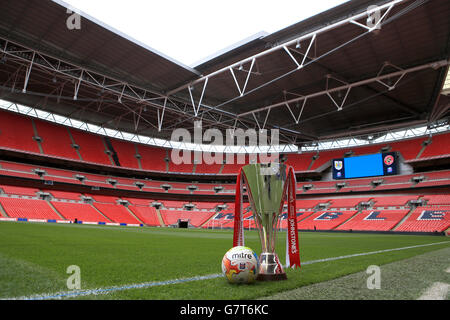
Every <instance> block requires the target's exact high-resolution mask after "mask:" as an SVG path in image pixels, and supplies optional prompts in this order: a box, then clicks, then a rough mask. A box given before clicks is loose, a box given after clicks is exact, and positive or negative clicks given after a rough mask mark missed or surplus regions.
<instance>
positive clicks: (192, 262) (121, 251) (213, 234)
mask: <svg viewBox="0 0 450 320" xmlns="http://www.w3.org/2000/svg"><path fill="white" fill-rule="evenodd" d="M299 239H300V254H301V256H300V257H301V261H302V262H307V261H314V260H318V259H324V258H331V257H340V256H345V255H351V254H357V253H366V252H372V251H378V250H386V249H393V248H402V247H408V246H415V245H423V244H430V243H437V242H443V241H445V243H443V244H438V245H432V246H424V247H417V248H411V249H406V250H398V251H389V252H384V253H377V254H372V255H365V256H358V257H352V258H347V259H340V260H334V261H327V262H318V263H312V264H305V265H304V266H302V268H301V269H300V270H298V269H297V270H291V269H289V270H287V271H286V272H287V276H288V280H287V281H280V282H264V283H263V282H257V283H254V284H252V285H231V284H229V283H227V281H226V280H225V278H224V277H217V278H213V279H208V280H200V281H192V282H185V283H177V284H168V285H160V286H152V287H147V288H140V289H129V290H121V291H115V292H111V293H108V294H101V295H87V296H82V297H78V298H79V299H170V300H173V299H177V300H180V299H201V300H209V299H257V298H261V297H266V296H270V295H274V294H277V293H280V292H283V291H286V290H290V289H295V288H299V287H302V286H305V285H309V284H313V283H320V282H324V281H328V280H331V279H336V278H339V277H342V276H345V275H349V274H353V273H356V272H360V271H364V270H366V269H367V267H368V266H370V265H383V264H387V263H390V262H394V261H399V260H403V259H407V258H410V257H414V256H416V255H419V254H422V253H425V252H429V251H433V250H438V249H442V248H446V247H449V246H450V240H449V239H448V238H445V237H435V236H415V235H384V234H383V235H381V234H357V233H321V232H317V233H313V232H305V233H300V237H299ZM245 244H246V246H249V247H251V248H253V249H254V250H255V251H256V252H257V253H258V254H259V252H260V245H259V239H258V234H257V232H256V231H245ZM231 246H232V230H196V229H189V230H181V229H168V228H134V227H108V226H87V225H60V224H31V223H9V222H4V223H0V299H9V298H17V297H29V296H31V295H37V294H44V295H45V294H52V293H55V292H67V291H69V290H68V288H67V284H66V283H67V278H68V277H69V276H70V274H67V273H66V271H67V268H68V267H69V266H71V265H77V266H79V267H80V271H81V289H82V290H86V289H96V288H108V287H117V286H125V285H131V284H140V283H148V282H154V281H167V280H173V279H183V278H190V277H196V276H204V275H212V274H219V273H221V260H222V257H223V255H224V254H225V252H226V251H227V250H228V249H230V248H231ZM277 253H278V254H279V257H280V260H281V261H282V262H284V259H285V233H284V232H280V233H279V236H278V243H277Z"/></svg>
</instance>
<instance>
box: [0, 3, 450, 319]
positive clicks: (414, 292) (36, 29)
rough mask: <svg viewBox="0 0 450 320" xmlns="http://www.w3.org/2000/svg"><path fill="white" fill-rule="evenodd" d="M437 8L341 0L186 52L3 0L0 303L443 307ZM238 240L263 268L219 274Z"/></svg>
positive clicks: (446, 43)
mask: <svg viewBox="0 0 450 320" xmlns="http://www.w3.org/2000/svg"><path fill="white" fill-rule="evenodd" d="M449 17H450V2H449V1H448V0H373V1H367V0H355V1H348V2H345V3H342V4H340V5H338V6H335V7H333V8H331V9H328V10H326V11H323V12H321V13H319V14H316V15H313V16H311V17H309V18H307V19H304V20H301V21H299V22H297V23H295V24H292V25H290V26H289V27H286V28H284V29H281V30H279V31H277V32H274V33H260V34H257V35H255V36H253V37H250V38H247V39H246V40H245V41H242V42H240V43H237V44H235V45H233V46H231V47H228V48H227V49H226V50H223V51H221V52H219V53H217V54H216V55H213V56H210V57H209V58H208V59H206V60H203V61H202V62H200V63H199V64H198V65H195V66H190V67H189V66H186V65H184V64H182V63H180V62H177V61H176V60H175V59H172V58H170V57H169V56H166V55H164V54H162V53H160V52H158V51H156V50H154V49H152V48H150V47H148V46H146V45H144V44H143V43H140V42H138V41H136V40H134V39H132V38H131V37H128V36H127V35H126V34H124V33H122V32H121V31H119V30H116V29H114V28H112V27H110V26H108V25H106V24H104V23H102V22H101V21H99V20H97V19H96V18H94V17H92V16H90V15H88V14H85V13H83V12H81V11H77V10H75V9H74V8H72V7H70V6H69V5H68V4H66V3H65V2H63V1H61V0H14V1H12V0H11V1H8V0H4V1H1V2H0V243H1V245H0V299H1V300H159V301H163V300H194V301H195V300H223V301H229V300H236V301H239V300H245V301H248V300H254V301H253V302H252V303H251V304H248V305H246V306H244V307H242V306H241V307H239V306H240V305H237V306H238V307H236V308H232V307H229V308H228V309H227V308H226V307H225V308H223V307H221V310H218V309H216V311H215V312H216V315H217V314H218V313H222V314H226V315H230V314H232V315H255V314H259V315H267V309H265V308H264V306H266V301H268V300H270V301H275V300H449V299H450V238H449V237H448V236H449V234H450V75H449V64H450V60H449V59H450V19H449ZM244 36H245V35H244ZM168 41H169V40H168ZM170 41H173V40H170ZM205 41H206V39H205ZM255 168H258V170H259V169H261V170H259V171H258V170H256V169H255ZM263 168H265V169H268V171H263V170H262V169H263ZM253 169H255V170H253ZM252 170H253V171H252ZM283 170H287V171H283ZM269 171H270V172H269ZM241 175H242V176H241ZM267 208H271V209H270V210H269V209H267ZM266 209H267V210H266ZM268 210H269V211H270V212H268ZM267 221H268V222H267ZM237 246H245V247H248V248H251V249H250V250H253V253H255V255H253V254H252V252H251V251H248V252H250V253H249V254H247V253H245V254H244V253H242V254H240V255H239V254H235V255H233V256H234V257H233V259H234V258H236V257H238V256H239V257H241V258H242V257H247V256H248V257H249V258H252V259H253V258H255V260H254V261H258V260H257V259H259V261H260V262H261V261H263V260H264V259H265V258H264V259H262V255H261V257H260V258H258V256H260V254H261V253H264V254H265V255H267V257H269V254H272V256H270V257H272V258H273V257H275V258H274V259H275V260H274V261H275V262H276V264H277V267H276V269H275V271H273V270H272V271H271V270H270V266H271V264H270V263H269V262H268V261H269V258H267V260H264V261H265V262H264V263H266V264H265V265H264V266H265V267H264V268H263V265H262V264H261V265H260V264H259V263H260V262H254V266H253V267H252V268H253V269H252V270H253V271H251V272H253V275H255V276H256V273H258V277H262V276H263V275H264V277H262V278H256V281H252V283H250V284H236V283H230V282H232V281H231V280H232V279H233V277H234V276H238V274H239V272H240V270H239V269H233V270H231V269H230V270H231V271H230V270H229V269H226V268H228V267H229V268H232V267H231V266H230V265H228V266H225V269H226V270H225V269H222V266H221V263H222V259H224V260H223V261H225V258H224V255H225V253H227V251H228V250H230V249H231V248H233V247H234V248H235V247H237ZM275 251H276V254H275V253H274V252H275ZM292 252H294V253H292ZM295 254H296V255H295ZM277 255H278V256H277ZM292 258H296V259H298V263H297V262H296V263H294V264H293V260H292ZM230 259H231V258H230ZM230 261H231V260H230ZM230 261H228V263H232V262H230ZM285 261H286V263H285ZM224 263H225V262H224ZM236 268H242V269H245V268H249V267H246V264H245V263H241V264H239V266H238V267H236ZM255 268H256V269H255ZM257 268H260V269H257ZM255 270H259V271H255ZM230 272H231V273H230ZM249 272H250V271H249ZM224 273H225V274H224ZM232 273H236V274H235V275H233V274H232ZM242 274H244V273H242ZM227 278H228V281H227ZM246 279H247V278H246ZM258 279H259V280H261V279H263V280H271V281H259V280H258ZM272 280H273V281H272ZM263 300H264V301H263ZM196 306H200V304H197V305H196ZM174 312H175V313H178V315H203V316H205V315H207V316H208V317H209V316H212V315H213V310H212V309H211V310H209V309H202V307H198V308H197V307H195V306H193V304H191V305H189V304H187V305H186V307H185V308H184V307H183V308H181V309H180V308H178V309H177V310H175V311H174Z"/></svg>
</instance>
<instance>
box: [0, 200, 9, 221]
mask: <svg viewBox="0 0 450 320" xmlns="http://www.w3.org/2000/svg"><path fill="white" fill-rule="evenodd" d="M0 214H1V215H2V217H4V218H9V216H8V214H7V213H6V211H5V209H3V206H2V204H1V203H0Z"/></svg>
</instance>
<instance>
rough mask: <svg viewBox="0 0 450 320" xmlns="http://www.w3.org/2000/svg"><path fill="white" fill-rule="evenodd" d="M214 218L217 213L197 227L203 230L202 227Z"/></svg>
mask: <svg viewBox="0 0 450 320" xmlns="http://www.w3.org/2000/svg"><path fill="white" fill-rule="evenodd" d="M215 217H217V213H216V214H213V215H212V216H211V217H209V218H208V219H206V221H205V222H203V223H202V224H201V225H199V226H198V228H203V226H205V225H207V224H208V223H209V222H210V221H211V220H213V219H214V218H215Z"/></svg>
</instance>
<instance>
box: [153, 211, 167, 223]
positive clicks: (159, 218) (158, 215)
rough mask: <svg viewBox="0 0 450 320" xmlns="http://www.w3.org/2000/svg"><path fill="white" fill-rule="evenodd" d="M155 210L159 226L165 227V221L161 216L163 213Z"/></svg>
mask: <svg viewBox="0 0 450 320" xmlns="http://www.w3.org/2000/svg"><path fill="white" fill-rule="evenodd" d="M155 209H156V216H157V217H158V221H159V225H160V226H161V227H165V226H166V224H165V223H164V220H163V218H162V216H161V211H159V209H157V208H155Z"/></svg>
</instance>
